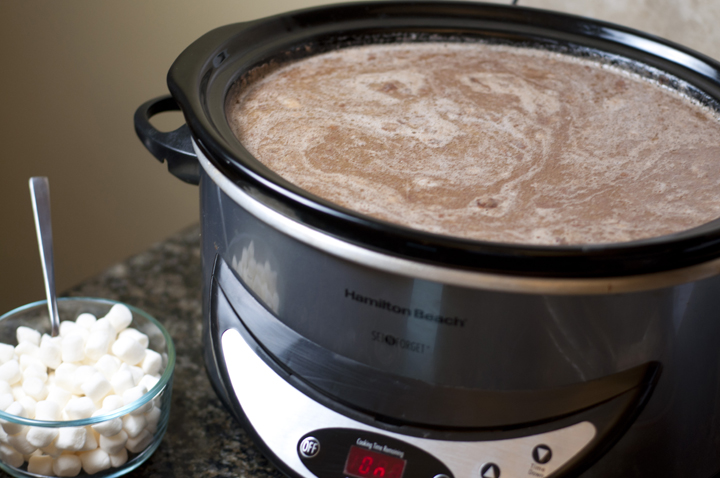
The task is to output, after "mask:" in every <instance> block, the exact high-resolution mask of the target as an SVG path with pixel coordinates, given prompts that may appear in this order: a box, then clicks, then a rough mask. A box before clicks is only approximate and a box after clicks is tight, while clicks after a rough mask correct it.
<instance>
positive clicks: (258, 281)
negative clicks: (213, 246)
mask: <svg viewBox="0 0 720 478" xmlns="http://www.w3.org/2000/svg"><path fill="white" fill-rule="evenodd" d="M232 268H233V269H235V271H236V272H237V273H238V274H239V275H240V278H241V279H242V280H243V282H245V284H246V285H247V286H248V288H250V289H251V290H252V291H253V292H255V294H256V295H257V296H258V297H259V298H260V300H262V301H263V302H264V303H265V305H267V306H268V307H269V308H270V309H272V311H273V312H277V311H278V307H279V305H280V296H279V294H278V291H277V272H276V271H274V270H273V269H272V267H270V262H269V261H267V260H266V261H265V262H264V263H260V262H259V261H258V260H257V259H256V258H255V242H254V241H250V245H249V246H247V247H243V250H242V254H241V255H240V260H239V261H238V260H237V256H235V255H233V258H232Z"/></svg>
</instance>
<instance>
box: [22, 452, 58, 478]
mask: <svg viewBox="0 0 720 478" xmlns="http://www.w3.org/2000/svg"><path fill="white" fill-rule="evenodd" d="M52 465H53V460H52V457H51V456H37V455H36V456H31V457H30V460H28V472H30V473H34V474H36V475H45V476H50V475H52V474H53V468H52Z"/></svg>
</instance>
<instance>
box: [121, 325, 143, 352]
mask: <svg viewBox="0 0 720 478" xmlns="http://www.w3.org/2000/svg"><path fill="white" fill-rule="evenodd" d="M120 337H130V338H131V339H133V340H136V341H137V342H139V343H140V345H142V346H143V348H144V349H146V348H148V345H150V339H149V338H148V336H147V335H145V334H143V333H142V332H140V331H139V330H138V329H134V328H132V327H130V328H128V329H125V330H123V331H122V332H120V333H119V334H118V339H119V338H120Z"/></svg>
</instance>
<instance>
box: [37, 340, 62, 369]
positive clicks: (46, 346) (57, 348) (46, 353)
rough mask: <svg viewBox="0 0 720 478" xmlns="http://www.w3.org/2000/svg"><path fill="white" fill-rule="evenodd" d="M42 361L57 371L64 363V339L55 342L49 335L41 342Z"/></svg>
mask: <svg viewBox="0 0 720 478" xmlns="http://www.w3.org/2000/svg"><path fill="white" fill-rule="evenodd" d="M39 358H40V361H41V362H42V363H43V364H44V365H45V366H46V367H49V368H52V369H55V368H58V366H59V365H60V364H61V363H62V339H61V340H60V341H59V343H58V342H57V341H54V340H53V339H52V337H50V336H49V335H43V337H42V339H41V340H40V357H39Z"/></svg>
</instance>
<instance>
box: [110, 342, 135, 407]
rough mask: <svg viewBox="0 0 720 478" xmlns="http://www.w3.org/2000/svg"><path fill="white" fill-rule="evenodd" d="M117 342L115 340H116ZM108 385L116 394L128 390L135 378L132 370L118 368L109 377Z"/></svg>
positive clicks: (133, 384) (132, 385)
mask: <svg viewBox="0 0 720 478" xmlns="http://www.w3.org/2000/svg"><path fill="white" fill-rule="evenodd" d="M116 343H117V342H116ZM110 385H112V388H113V390H114V391H115V393H116V394H117V395H122V393H123V392H124V391H125V390H128V389H130V388H132V387H134V386H135V380H133V376H132V372H130V371H129V370H119V371H117V372H116V373H115V375H113V376H112V379H110Z"/></svg>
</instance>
